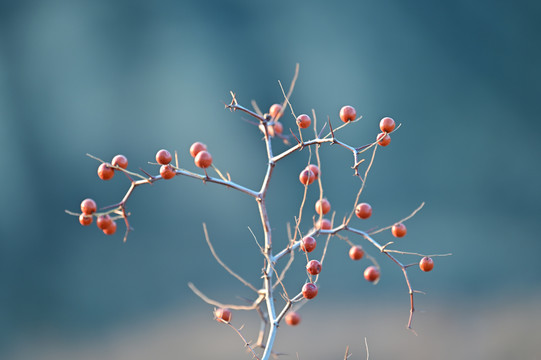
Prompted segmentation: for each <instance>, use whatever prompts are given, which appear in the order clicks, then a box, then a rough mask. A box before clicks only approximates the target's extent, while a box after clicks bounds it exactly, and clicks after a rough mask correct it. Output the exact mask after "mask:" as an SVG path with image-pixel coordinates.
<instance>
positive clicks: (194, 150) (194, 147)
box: [190, 141, 207, 157]
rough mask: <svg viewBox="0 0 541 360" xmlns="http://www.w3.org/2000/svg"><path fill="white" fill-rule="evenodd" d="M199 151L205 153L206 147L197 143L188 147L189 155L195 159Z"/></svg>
mask: <svg viewBox="0 0 541 360" xmlns="http://www.w3.org/2000/svg"><path fill="white" fill-rule="evenodd" d="M200 151H207V145H205V144H203V143H201V142H199V141H198V142H194V143H193V144H192V146H190V155H191V156H192V157H196V156H197V154H199V152H200Z"/></svg>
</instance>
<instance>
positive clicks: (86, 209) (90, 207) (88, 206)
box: [81, 199, 97, 215]
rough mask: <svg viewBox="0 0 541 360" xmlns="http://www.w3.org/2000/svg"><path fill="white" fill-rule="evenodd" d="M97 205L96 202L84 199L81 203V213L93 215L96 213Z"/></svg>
mask: <svg viewBox="0 0 541 360" xmlns="http://www.w3.org/2000/svg"><path fill="white" fill-rule="evenodd" d="M96 210H97V205H96V202H95V201H94V200H92V199H84V200H83V201H82V202H81V211H82V212H83V214H86V215H91V214H92V213H94V212H96Z"/></svg>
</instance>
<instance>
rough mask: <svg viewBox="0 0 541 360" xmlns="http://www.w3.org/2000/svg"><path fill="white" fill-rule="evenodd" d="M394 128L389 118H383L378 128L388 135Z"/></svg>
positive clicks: (392, 121)
mask: <svg viewBox="0 0 541 360" xmlns="http://www.w3.org/2000/svg"><path fill="white" fill-rule="evenodd" d="M394 127H395V123H394V120H393V119H391V118H390V117H384V118H383V119H381V121H380V122H379V128H380V129H381V131H383V132H386V133H390V132H392V131H393V130H394Z"/></svg>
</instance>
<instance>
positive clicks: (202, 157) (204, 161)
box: [194, 150, 212, 169]
mask: <svg viewBox="0 0 541 360" xmlns="http://www.w3.org/2000/svg"><path fill="white" fill-rule="evenodd" d="M194 162H195V165H196V166H197V167H200V168H202V169H206V168H208V167H209V166H210V165H211V164H212V156H211V155H210V153H209V152H208V151H205V150H203V151H200V152H199V153H198V154H197V155H196V156H195V159H194Z"/></svg>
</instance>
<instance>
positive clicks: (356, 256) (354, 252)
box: [349, 245, 364, 260]
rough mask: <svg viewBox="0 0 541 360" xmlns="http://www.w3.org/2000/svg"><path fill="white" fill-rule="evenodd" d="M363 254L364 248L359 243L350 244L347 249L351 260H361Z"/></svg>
mask: <svg viewBox="0 0 541 360" xmlns="http://www.w3.org/2000/svg"><path fill="white" fill-rule="evenodd" d="M363 256H364V250H363V247H362V246H361V245H355V246H352V247H351V249H349V257H350V258H351V260H361V259H362V258H363Z"/></svg>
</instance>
